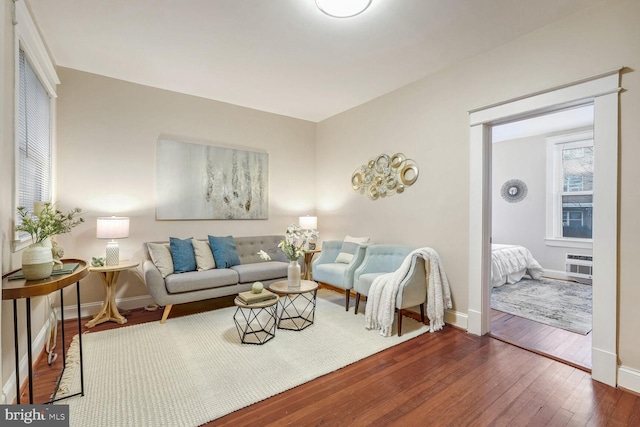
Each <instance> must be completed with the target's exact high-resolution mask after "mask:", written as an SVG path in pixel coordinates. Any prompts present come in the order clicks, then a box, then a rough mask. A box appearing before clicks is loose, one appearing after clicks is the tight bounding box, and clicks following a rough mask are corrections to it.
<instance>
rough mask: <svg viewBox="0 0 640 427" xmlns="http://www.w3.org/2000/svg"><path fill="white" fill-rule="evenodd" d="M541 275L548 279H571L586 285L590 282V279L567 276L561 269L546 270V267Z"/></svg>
mask: <svg viewBox="0 0 640 427" xmlns="http://www.w3.org/2000/svg"><path fill="white" fill-rule="evenodd" d="M542 275H543V276H544V277H548V278H550V279H556V280H573V281H576V282H579V283H584V284H586V285H589V284H591V283H590V279H585V280H582V281H581V280H580V279H577V278H575V277H573V276H569V275H568V274H567V272H566V271H561V270H547V269H545V270H544V272H543V273H542Z"/></svg>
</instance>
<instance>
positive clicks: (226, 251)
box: [209, 236, 240, 268]
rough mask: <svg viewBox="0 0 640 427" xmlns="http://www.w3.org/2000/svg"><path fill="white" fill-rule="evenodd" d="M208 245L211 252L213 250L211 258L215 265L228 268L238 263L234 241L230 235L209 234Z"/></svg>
mask: <svg viewBox="0 0 640 427" xmlns="http://www.w3.org/2000/svg"><path fill="white" fill-rule="evenodd" d="M209 246H211V252H213V259H214V260H215V261H216V267H218V268H229V267H233V266H234V265H240V258H239V257H238V251H237V250H236V241H235V240H233V237H232V236H227V237H216V236H209Z"/></svg>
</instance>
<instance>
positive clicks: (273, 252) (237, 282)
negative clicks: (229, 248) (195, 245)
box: [141, 236, 289, 323]
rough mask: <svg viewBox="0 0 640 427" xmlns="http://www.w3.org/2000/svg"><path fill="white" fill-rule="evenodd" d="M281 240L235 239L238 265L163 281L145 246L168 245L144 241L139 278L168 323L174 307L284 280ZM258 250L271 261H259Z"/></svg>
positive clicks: (267, 237)
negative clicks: (153, 244)
mask: <svg viewBox="0 0 640 427" xmlns="http://www.w3.org/2000/svg"><path fill="white" fill-rule="evenodd" d="M282 239H283V236H252V237H234V241H235V245H236V251H237V253H238V257H239V258H240V265H235V266H233V267H230V268H214V269H211V270H204V271H189V272H185V273H179V274H169V275H167V276H166V277H164V278H163V276H162V273H161V272H160V270H159V269H158V267H156V264H154V262H153V260H152V259H151V255H150V253H149V249H148V243H161V244H167V245H168V244H169V242H168V241H165V242H145V243H144V244H143V245H142V246H143V248H142V253H143V260H142V262H141V267H142V275H143V279H144V282H145V284H146V286H147V289H148V290H149V294H150V295H151V296H152V297H153V299H154V300H155V302H156V303H157V304H158V305H160V306H164V307H165V308H164V313H163V314H162V320H161V321H160V323H164V322H165V321H166V320H167V317H168V316H169V312H170V311H171V308H172V306H173V305H174V304H183V303H188V302H194V301H200V300H205V299H210V298H217V297H222V296H228V295H235V294H237V293H239V292H244V291H247V290H250V289H251V285H252V284H253V283H254V282H262V283H263V284H264V286H265V288H266V287H267V286H269V285H270V284H271V283H273V282H276V281H279V280H286V278H287V267H288V265H289V262H288V260H287V258H286V257H285V255H284V253H283V252H282V251H281V250H280V249H279V248H278V243H280V241H281V240H282ZM199 240H203V241H206V239H199ZM260 250H264V251H265V252H267V253H268V254H269V256H270V257H271V261H264V260H263V259H261V258H260V256H259V255H258V251H260Z"/></svg>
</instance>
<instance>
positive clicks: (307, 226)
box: [298, 215, 318, 249]
mask: <svg viewBox="0 0 640 427" xmlns="http://www.w3.org/2000/svg"><path fill="white" fill-rule="evenodd" d="M298 225H299V226H300V228H301V229H303V230H308V231H317V229H318V217H317V216H309V215H306V216H301V217H299V218H298ZM310 240H312V239H310ZM304 246H305V247H304V249H315V248H316V242H314V241H307V242H306V243H305V245H304Z"/></svg>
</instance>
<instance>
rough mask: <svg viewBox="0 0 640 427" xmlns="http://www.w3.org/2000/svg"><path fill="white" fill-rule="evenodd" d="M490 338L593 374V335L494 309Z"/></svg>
mask: <svg viewBox="0 0 640 427" xmlns="http://www.w3.org/2000/svg"><path fill="white" fill-rule="evenodd" d="M491 336H493V337H495V338H497V339H499V340H502V341H505V342H507V343H510V344H513V345H517V346H520V347H522V348H524V349H527V350H530V351H534V352H537V353H539V354H543V355H547V356H549V357H552V358H554V359H557V360H561V361H564V362H566V363H569V364H571V365H573V366H575V367H577V368H580V369H583V370H586V371H588V372H590V371H591V332H589V333H588V334H586V335H582V334H577V333H575V332H570V331H565V330H564V329H560V328H554V327H553V326H548V325H544V324H542V323H538V322H534V321H533V320H529V319H524V318H522V317H518V316H514V315H513V314H508V313H503V312H501V311H498V310H493V309H492V310H491Z"/></svg>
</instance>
